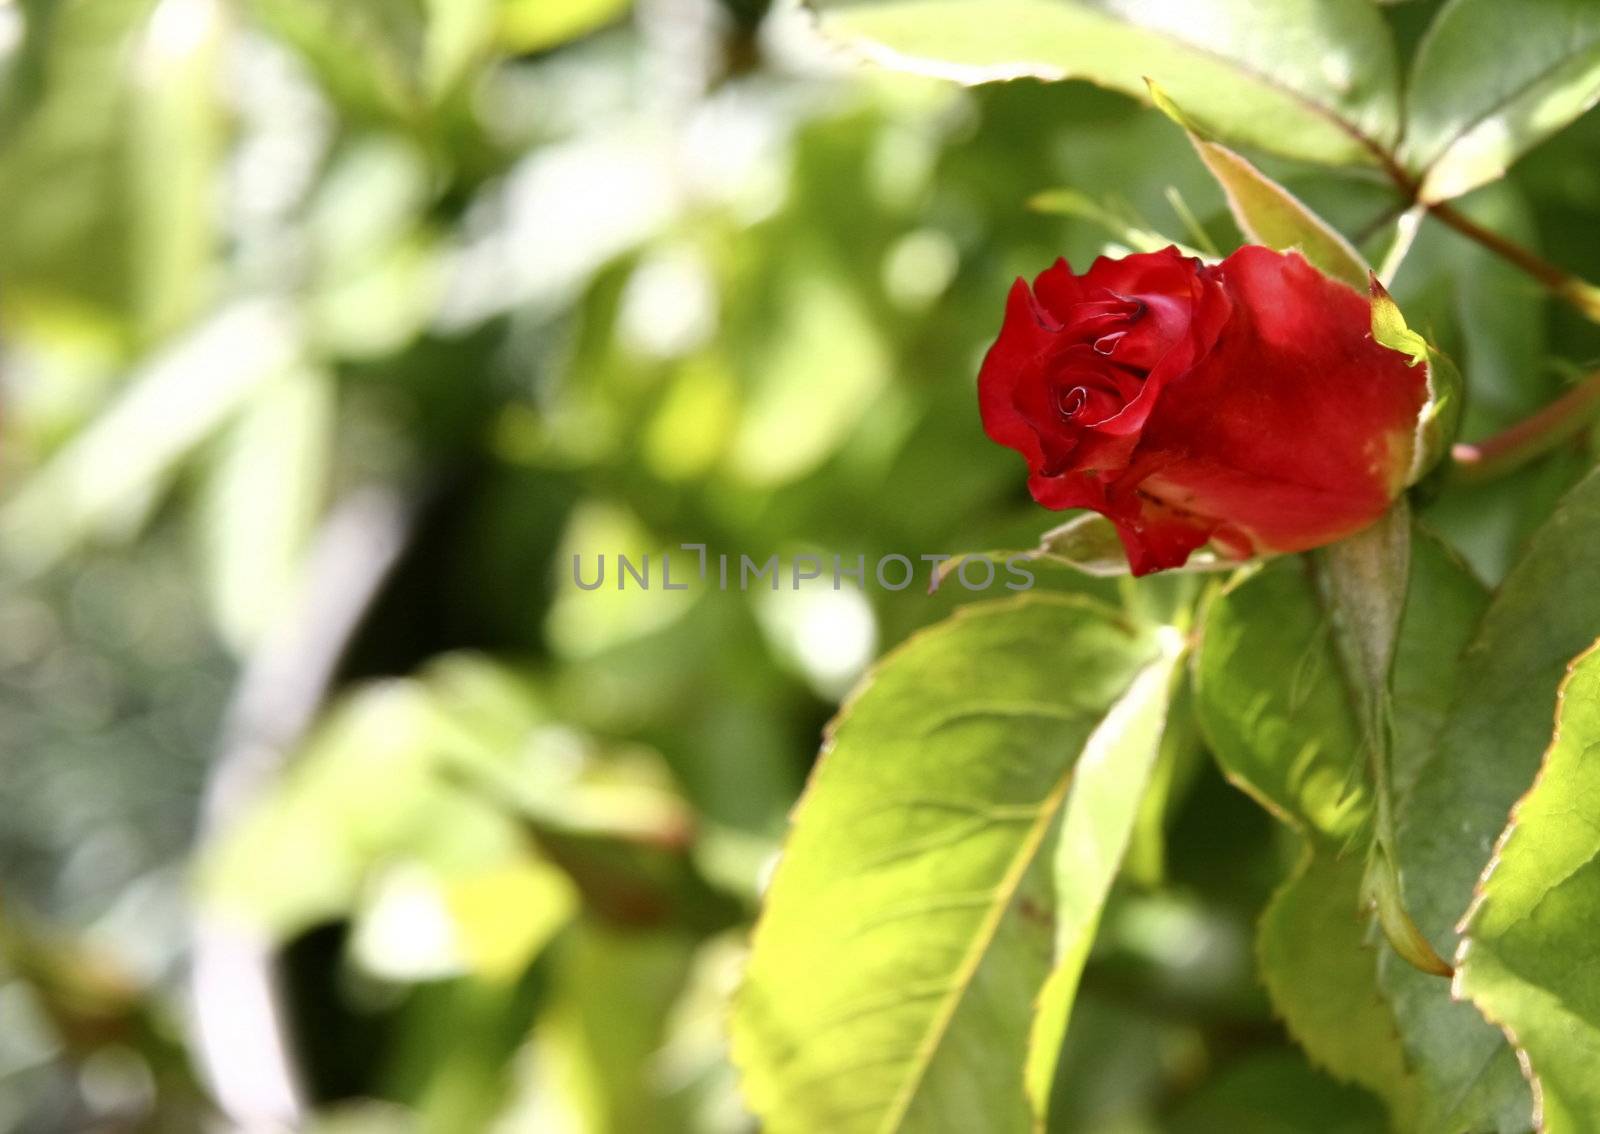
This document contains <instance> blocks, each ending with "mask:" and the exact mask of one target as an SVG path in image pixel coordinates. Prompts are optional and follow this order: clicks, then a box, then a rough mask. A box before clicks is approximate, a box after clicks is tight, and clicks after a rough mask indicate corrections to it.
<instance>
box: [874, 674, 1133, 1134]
mask: <svg viewBox="0 0 1600 1134" xmlns="http://www.w3.org/2000/svg"><path fill="white" fill-rule="evenodd" d="M1160 664H1162V662H1161V658H1160V657H1159V656H1158V657H1156V658H1154V659H1152V660H1150V661H1148V662H1146V663H1145V664H1144V665H1141V666H1140V667H1139V668H1138V670H1137V671H1135V673H1134V675H1133V678H1132V680H1131V681H1129V682H1128V685H1127V686H1126V688H1124V689H1123V690H1122V691H1121V692H1120V693H1118V694H1117V696H1116V697H1115V698H1114V699H1113V700H1112V701H1111V703H1110V705H1109V706H1108V707H1107V709H1106V712H1105V714H1103V716H1102V719H1104V716H1106V715H1109V714H1110V712H1111V711H1112V710H1113V709H1115V707H1116V706H1117V705H1119V704H1121V703H1122V702H1123V701H1124V700H1125V699H1126V698H1127V697H1128V696H1129V695H1130V694H1132V693H1133V691H1134V690H1136V689H1137V688H1138V687H1139V684H1140V680H1141V679H1142V678H1143V677H1144V675H1145V674H1146V673H1147V672H1148V671H1149V670H1150V669H1151V668H1152V667H1154V666H1158V665H1160ZM1094 731H1095V730H1091V731H1090V736H1091V737H1092V736H1093V735H1094ZM1087 746H1088V740H1087V739H1086V740H1085V741H1084V743H1082V744H1080V745H1079V746H1078V755H1079V756H1081V755H1082V754H1083V751H1084V750H1085V749H1086V748H1087ZM1077 766H1078V762H1077V760H1072V761H1071V762H1069V763H1068V764H1067V765H1066V767H1065V769H1064V770H1063V771H1062V773H1061V775H1060V777H1058V778H1057V780H1056V783H1055V786H1054V787H1052V788H1051V789H1050V792H1049V794H1047V795H1046V796H1045V797H1044V799H1042V800H1041V801H1040V802H1039V813H1038V815H1037V817H1036V818H1035V819H1034V820H1033V822H1032V823H1031V824H1030V825H1029V827H1028V832H1027V834H1026V836H1025V837H1024V838H1023V840H1022V843H1021V844H1020V845H1019V846H1018V848H1017V852H1016V854H1015V855H1014V856H1013V857H1012V861H1011V864H1010V866H1009V867H1008V868H1007V869H1006V873H1005V874H1004V875H1003V876H1002V877H1001V879H1000V883H999V885H997V886H996V887H995V889H994V891H993V893H994V896H995V897H994V901H993V902H992V903H991V904H990V906H989V908H988V909H987V910H986V911H985V912H984V917H983V920H982V922H980V924H979V927H978V932H977V933H976V934H975V935H974V936H973V940H972V944H971V945H970V946H968V948H967V952H966V953H965V954H963V955H962V958H961V963H960V964H959V965H957V966H956V970H955V973H954V974H953V975H952V980H951V986H950V991H949V993H948V994H947V995H946V996H945V998H944V1000H943V1001H942V1002H941V1003H940V1004H939V1007H938V1009H937V1010H936V1011H935V1012H934V1016H933V1019H932V1020H931V1021H930V1022H929V1024H928V1028H927V1030H926V1031H925V1032H924V1033H923V1036H922V1040H921V1041H920V1042H919V1043H918V1044H917V1049H916V1055H915V1057H914V1059H913V1061H912V1067H913V1071H912V1074H911V1075H910V1076H909V1077H908V1078H907V1079H906V1080H905V1082H904V1083H902V1084H901V1086H900V1089H899V1091H897V1092H896V1094H895V1097H894V1099H893V1101H892V1102H891V1103H890V1104H889V1109H888V1111H887V1112H885V1114H884V1118H883V1122H882V1123H881V1125H880V1126H879V1131H880V1134H897V1132H899V1131H900V1130H902V1129H903V1128H904V1124H905V1120H906V1116H907V1115H908V1114H909V1113H910V1111H911V1106H912V1104H913V1103H914V1102H915V1101H916V1098H917V1093H918V1091H919V1090H920V1089H921V1087H922V1084H923V1081H924V1080H925V1079H926V1078H927V1074H928V1069H929V1068H930V1067H932V1066H933V1061H934V1060H935V1059H936V1058H937V1057H938V1053H939V1049H940V1047H941V1046H942V1045H943V1044H944V1040H945V1037H946V1036H948V1035H949V1032H950V1028H951V1026H952V1025H953V1024H954V1022H955V1018H956V1014H957V1013H958V1012H959V1011H960V1010H961V1005H962V1003H963V1001H965V999H966V995H967V992H968V991H969V990H970V989H971V988H972V985H973V982H974V980H975V979H976V977H977V974H978V970H979V968H980V967H982V965H983V962H984V960H985V959H986V958H987V957H988V955H989V951H990V949H991V948H992V947H993V946H994V942H995V938H996V937H997V936H999V933H1000V927H1001V926H1002V925H1003V924H1004V922H1005V917H1006V914H1007V913H1008V912H1009V911H1010V909H1011V906H1012V903H1013V902H1014V901H1015V900H1016V896H1017V891H1018V890H1019V889H1020V888H1021V886H1022V882H1023V879H1025V878H1026V877H1027V874H1028V871H1029V870H1031V869H1032V868H1033V866H1034V864H1035V863H1036V862H1037V861H1038V856H1039V851H1040V849H1041V848H1042V847H1043V845H1044V841H1045V838H1046V837H1047V836H1048V835H1049V833H1050V828H1051V826H1052V825H1053V824H1054V823H1055V820H1056V817H1057V816H1058V815H1059V814H1060V812H1061V808H1062V805H1063V804H1064V803H1065V802H1066V798H1067V792H1068V791H1069V790H1070V789H1071V787H1072V781H1073V778H1074V775H1075V774H1076V772H1077Z"/></svg>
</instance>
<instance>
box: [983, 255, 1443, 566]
mask: <svg viewBox="0 0 1600 1134" xmlns="http://www.w3.org/2000/svg"><path fill="white" fill-rule="evenodd" d="M1427 398H1428V389H1427V366H1426V365H1425V364H1424V365H1415V366H1414V365H1412V363H1411V360H1410V359H1409V358H1408V357H1407V356H1406V355H1404V354H1402V353H1400V352H1398V351H1394V350H1390V349H1389V348H1387V347H1385V346H1382V345H1380V344H1379V343H1377V342H1375V341H1374V340H1373V338H1372V334H1371V315H1370V310H1369V306H1368V302H1367V300H1366V299H1365V298H1364V297H1363V296H1361V295H1359V294H1357V293H1356V292H1355V291H1354V290H1353V289H1351V288H1350V287H1348V286H1347V285H1345V284H1343V283H1340V282H1338V281H1335V280H1332V279H1329V278H1328V277H1326V276H1324V275H1322V274H1321V273H1320V272H1318V271H1317V270H1316V269H1315V268H1313V267H1312V266H1311V265H1310V264H1308V263H1307V262H1306V261H1305V260H1304V259H1302V258H1301V257H1300V256H1299V255H1298V254H1297V253H1294V252H1289V253H1280V252H1275V251H1272V250H1271V249H1268V248H1263V247H1257V246H1247V247H1244V248H1241V249H1239V250H1238V251H1237V252H1235V253H1233V254H1232V255H1231V256H1229V257H1228V258H1227V259H1225V260H1223V261H1221V262H1220V263H1217V264H1212V265H1207V264H1203V263H1202V262H1201V261H1199V260H1197V259H1195V258H1193V257H1189V256H1184V255H1183V254H1182V253H1180V252H1179V251H1178V250H1177V249H1176V248H1167V249H1164V250H1162V251H1160V252H1149V253H1138V254H1134V255H1130V256H1125V257H1123V258H1121V259H1108V258H1106V257H1101V258H1099V259H1097V260H1095V262H1094V263H1093V264H1092V265H1090V267H1089V270H1088V271H1087V272H1084V273H1083V274H1081V275H1079V274H1076V273H1074V272H1073V271H1072V269H1071V268H1070V267H1069V266H1068V265H1067V263H1066V262H1065V261H1058V262H1057V263H1056V264H1055V265H1054V266H1053V267H1051V268H1048V269H1046V270H1045V271H1044V272H1042V273H1041V274H1040V275H1039V276H1038V278H1037V279H1035V280H1034V283H1033V286H1032V288H1029V286H1028V285H1027V283H1026V282H1025V281H1023V280H1020V279H1019V280H1018V281H1017V282H1016V284H1015V286H1014V287H1013V288H1012V291H1011V295H1010V298H1009V301H1008V302H1007V305H1006V313H1005V321H1004V325H1003V326H1002V328H1001V331H1000V335H999V338H998V339H997V340H996V342H995V344H994V346H993V347H992V348H991V349H990V351H989V353H988V355H987V356H986V358H985V359H984V363H983V368H982V371H981V373H980V376H979V400H980V405H981V409H982V414H983V424H984V428H985V430H986V431H987V432H988V434H989V436H990V437H992V438H993V439H994V440H996V441H998V442H1000V443H1001V444H1003V445H1007V446H1009V447H1011V448H1013V449H1016V450H1017V451H1018V452H1019V453H1021V454H1022V455H1023V456H1024V457H1025V458H1026V459H1027V462H1028V471H1029V478H1028V487H1029V490H1030V491H1031V492H1032V494H1033V497H1034V499H1035V500H1037V501H1038V502H1039V503H1040V504H1043V505H1045V506H1046V507H1048V508H1057V509H1063V508H1092V509H1094V510H1095V511H1097V512H1100V513H1102V514H1104V515H1105V516H1106V517H1107V518H1108V519H1110V520H1111V521H1112V522H1113V523H1114V524H1115V525H1116V528H1117V531H1118V533H1119V535H1120V536H1121V538H1122V542H1123V546H1124V547H1125V548H1126V550H1127V554H1128V562H1129V564H1130V566H1131V567H1132V569H1133V572H1134V574H1137V575H1143V574H1148V573H1149V572H1152V571H1159V570H1161V569H1163V568H1168V567H1176V566H1179V565H1181V564H1182V563H1183V562H1184V561H1185V560H1186V559H1187V558H1188V557H1189V554H1190V553H1191V552H1192V551H1194V550H1195V549H1196V548H1198V547H1200V546H1201V545H1203V544H1206V543H1208V542H1209V543H1210V544H1212V545H1213V546H1214V547H1215V548H1216V549H1217V550H1218V551H1219V552H1221V553H1222V554H1224V555H1227V556H1230V557H1233V558H1247V557H1249V556H1251V555H1255V554H1261V553H1269V552H1287V551H1302V550H1305V549H1307V548H1312V547H1317V546H1320V545H1322V544H1327V543H1331V542H1333V541H1335V540H1338V539H1340V538H1342V537H1344V536H1347V535H1349V534H1351V533H1352V532H1355V531H1357V530H1359V529H1361V528H1363V527H1366V526H1367V525H1368V524H1370V523H1372V522H1373V521H1374V520H1376V519H1377V518H1378V517H1379V516H1381V515H1382V514H1383V512H1384V510H1385V509H1386V508H1388V506H1389V504H1390V503H1391V502H1392V501H1393V500H1394V498H1395V497H1396V496H1397V495H1398V494H1399V492H1400V491H1401V489H1402V488H1404V486H1405V483H1406V480H1407V474H1408V472H1409V471H1410V469H1411V466H1412V463H1413V462H1412V458H1413V446H1414V444H1415V434H1416V426H1417V420H1418V415H1419V414H1420V413H1421V412H1422V409H1423V407H1424V405H1425V404H1426V402H1427Z"/></svg>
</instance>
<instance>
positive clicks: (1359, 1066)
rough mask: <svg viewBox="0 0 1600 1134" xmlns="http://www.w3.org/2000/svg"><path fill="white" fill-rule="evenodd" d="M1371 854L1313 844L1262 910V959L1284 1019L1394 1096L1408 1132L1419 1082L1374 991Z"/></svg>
mask: <svg viewBox="0 0 1600 1134" xmlns="http://www.w3.org/2000/svg"><path fill="white" fill-rule="evenodd" d="M1365 863H1366V856H1365V855H1363V854H1361V853H1360V852H1359V851H1350V852H1347V853H1344V854H1340V853H1338V852H1337V851H1336V850H1332V849H1330V848H1325V847H1324V848H1313V847H1312V846H1310V845H1308V846H1307V848H1306V850H1305V852H1304V853H1303V854H1302V856H1301V859H1300V862H1299V863H1298V864H1297V865H1296V866H1295V869H1294V873H1293V874H1292V875H1290V878H1289V880H1288V881H1287V882H1285V883H1284V884H1283V886H1282V888H1280V889H1279V890H1278V892H1277V893H1276V894H1274V895H1273V897H1272V901H1271V903H1270V904H1269V905H1268V906H1267V908H1266V910H1265V911H1263V912H1262V915H1261V926H1260V929H1259V931H1258V933H1257V935H1256V956H1257V959H1258V962H1259V964H1260V968H1261V979H1262V980H1263V981H1264V982H1265V984H1266V986H1267V991H1268V993H1269V994H1270V995H1271V997H1272V1002H1273V1004H1275V1005H1276V1006H1277V1008H1278V1011H1279V1012H1280V1013H1281V1014H1282V1015H1283V1019H1284V1024H1285V1025H1286V1026H1287V1028H1288V1029H1289V1034H1290V1035H1292V1036H1294V1038H1295V1040H1296V1042H1298V1043H1299V1044H1300V1046H1301V1047H1303V1048H1305V1049H1306V1051H1307V1053H1309V1054H1310V1055H1311V1057H1312V1059H1313V1060H1314V1061H1315V1062H1317V1063H1319V1064H1321V1065H1322V1066H1324V1067H1326V1068H1327V1069H1328V1070H1329V1071H1330V1072H1331V1073H1332V1074H1334V1075H1335V1076H1337V1077H1339V1078H1341V1079H1345V1080H1348V1081H1350V1082H1353V1083H1358V1084H1360V1085H1361V1086H1364V1087H1366V1088H1368V1089H1369V1090H1371V1091H1373V1092H1374V1093H1375V1094H1377V1095H1379V1096H1381V1097H1382V1098H1383V1099H1384V1100H1385V1102H1387V1103H1388V1105H1389V1108H1390V1112H1391V1114H1392V1116H1393V1125H1394V1127H1395V1128H1396V1129H1402V1130H1403V1129H1407V1128H1408V1127H1407V1118H1408V1116H1409V1115H1410V1114H1412V1113H1413V1111H1414V1109H1415V1107H1416V1096H1417V1086H1418V1084H1417V1081H1416V1078H1415V1077H1414V1076H1413V1075H1412V1073H1411V1071H1410V1069H1409V1068H1408V1067H1407V1066H1406V1059H1405V1052H1404V1051H1403V1050H1402V1049H1401V1047H1400V1037H1399V1034H1398V1032H1397V1031H1396V1030H1395V1021H1394V1015H1393V1013H1392V1012H1391V1011H1390V1009H1389V1006H1388V1005H1387V1004H1385V1003H1384V1002H1383V1000H1382V999H1381V998H1379V997H1378V996H1376V995H1375V989H1376V981H1377V964H1378V958H1377V952H1376V950H1377V949H1378V948H1383V947H1384V946H1383V945H1382V943H1381V942H1380V943H1379V944H1378V945H1377V946H1374V945H1373V944H1372V943H1371V942H1369V941H1368V940H1367V933H1366V928H1367V927H1366V918H1365V917H1363V916H1362V914H1361V906H1362V897H1363V881H1364V877H1365V874H1366V866H1365Z"/></svg>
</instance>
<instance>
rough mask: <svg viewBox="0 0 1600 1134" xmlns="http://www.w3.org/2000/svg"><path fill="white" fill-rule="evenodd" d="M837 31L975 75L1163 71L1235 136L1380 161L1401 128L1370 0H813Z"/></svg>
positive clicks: (876, 49)
mask: <svg viewBox="0 0 1600 1134" xmlns="http://www.w3.org/2000/svg"><path fill="white" fill-rule="evenodd" d="M813 6H814V7H815V8H816V9H817V10H818V12H819V13H820V14H821V16H822V26H823V29H824V30H825V31H830V32H833V33H835V34H837V35H839V36H841V37H844V38H846V39H848V40H851V41H853V42H855V43H857V44H859V45H861V47H862V48H863V49H864V50H865V51H866V52H867V53H868V54H869V55H871V56H873V57H875V58H877V59H879V60H881V61H883V62H886V63H889V64H890V65H893V66H898V67H904V68H907V69H910V70H915V71H922V72H926V73H929V74H936V75H943V76H947V77H949V78H953V79H957V80H960V81H963V82H986V81H991V80H995V79H1014V78H1019V77H1021V76H1025V75H1031V76H1037V77H1039V78H1043V79H1067V78H1081V79H1088V80H1090V81H1092V82H1095V83H1099V84H1101V85H1103V86H1107V87H1110V88H1112V89H1114V90H1119V91H1122V92H1124V93H1126V94H1131V95H1134V96H1139V97H1142V96H1143V95H1144V93H1145V86H1144V80H1145V78H1146V77H1149V78H1153V79H1155V80H1156V82H1158V83H1160V84H1161V86H1162V87H1163V88H1165V89H1166V90H1167V91H1169V92H1170V93H1171V94H1172V97H1173V98H1175V99H1176V100H1177V101H1178V103H1179V104H1180V105H1182V106H1184V107H1187V108H1188V109H1189V111H1190V112H1191V113H1192V114H1193V115H1194V116H1195V118H1196V119H1197V120H1198V121H1200V122H1201V123H1203V124H1204V125H1205V126H1206V127H1207V128H1208V129H1210V130H1212V131H1214V132H1215V133H1217V134H1218V135H1219V136H1221V137H1223V138H1226V139H1228V140H1231V141H1236V142H1244V143H1248V144H1250V145H1256V146H1261V147H1263V148H1265V149H1271V150H1274V151H1276V152H1279V153H1284V154H1288V155H1290V156H1293V157H1300V158H1307V159H1309V160H1312V161H1320V162H1327V163H1330V164H1336V165H1346V164H1372V163H1374V162H1375V161H1377V160H1378V158H1377V155H1378V154H1379V153H1380V152H1382V151H1383V150H1384V148H1385V147H1387V146H1389V145H1390V144H1392V142H1393V141H1394V138H1395V135H1396V133H1397V132H1398V130H1397V127H1398V122H1399V105H1398V103H1399V99H1398V76H1397V73H1396V68H1395V60H1394V47H1393V44H1392V43H1391V42H1390V38H1389V33H1388V30H1387V29H1386V28H1385V26H1384V24H1383V21H1382V19H1381V18H1380V17H1379V16H1378V14H1377V12H1376V10H1375V9H1374V8H1373V7H1372V6H1371V5H1370V4H1367V3H1364V2H1362V0H1333V2H1316V0H1286V2H1284V3H1280V4H1278V5H1276V6H1275V7H1274V9H1273V14H1272V18H1271V19H1270V20H1263V19H1262V18H1261V9H1260V5H1259V4H1257V3H1253V2H1252V0H1216V2H1213V3H1208V4H1204V5H1199V4H1180V3H1160V2H1157V3H1152V2H1150V0H1002V2H996V0H813Z"/></svg>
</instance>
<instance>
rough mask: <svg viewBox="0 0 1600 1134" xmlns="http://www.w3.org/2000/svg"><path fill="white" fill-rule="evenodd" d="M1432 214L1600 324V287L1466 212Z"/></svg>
mask: <svg viewBox="0 0 1600 1134" xmlns="http://www.w3.org/2000/svg"><path fill="white" fill-rule="evenodd" d="M1428 212H1429V213H1431V214H1432V215H1433V216H1435V217H1438V218H1439V220H1440V221H1442V222H1443V223H1445V224H1447V225H1449V226H1450V227H1451V228H1453V229H1455V230H1456V231H1457V232H1459V233H1461V235H1463V236H1465V237H1467V238H1468V239H1470V240H1474V241H1476V242H1477V243H1479V244H1481V245H1483V246H1484V247H1485V248H1487V249H1488V250H1489V251H1491V252H1493V253H1494V254H1495V255H1497V256H1499V257H1501V258H1502V259H1504V260H1506V261H1507V262H1508V263H1511V264H1515V265H1516V266H1517V267H1518V268H1521V269H1522V270H1523V271H1524V272H1526V273H1528V275H1530V276H1532V277H1533V278H1534V279H1536V280H1538V281H1539V282H1540V283H1541V284H1543V285H1544V286H1545V287H1547V288H1549V289H1550V291H1552V292H1553V293H1555V294H1556V295H1557V296H1559V297H1560V298H1562V299H1564V300H1566V301H1567V302H1568V303H1570V304H1572V306H1574V307H1576V308H1577V309H1578V310H1579V311H1581V312H1583V314H1584V316H1585V317H1586V318H1588V319H1591V320H1593V321H1595V322H1597V323H1600V287H1596V286H1595V285H1594V284H1592V283H1590V282H1589V281H1588V280H1585V279H1583V278H1581V277H1579V276H1575V275H1573V274H1572V273H1571V272H1569V271H1567V270H1566V269H1565V268H1562V267H1558V266H1557V265H1555V264H1552V263H1551V262H1550V261H1549V260H1546V259H1545V258H1544V257H1542V256H1537V255H1535V254H1534V253H1532V252H1530V251H1528V250H1527V249H1526V248H1524V247H1522V245H1520V244H1516V243H1514V242H1512V241H1510V240H1507V239H1506V238H1505V237H1503V236H1501V235H1500V234H1499V233H1497V232H1494V231H1493V230H1491V229H1487V228H1484V227H1483V226H1482V225H1481V224H1479V223H1478V222H1477V221H1475V220H1473V219H1472V218H1471V217H1469V216H1467V215H1466V214H1465V213H1460V212H1457V211H1456V210H1455V209H1453V208H1451V207H1450V206H1449V205H1447V204H1444V203H1439V204H1434V205H1429V206H1428Z"/></svg>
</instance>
